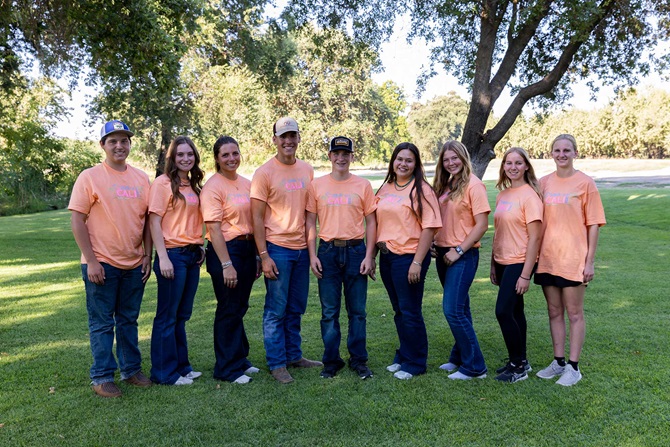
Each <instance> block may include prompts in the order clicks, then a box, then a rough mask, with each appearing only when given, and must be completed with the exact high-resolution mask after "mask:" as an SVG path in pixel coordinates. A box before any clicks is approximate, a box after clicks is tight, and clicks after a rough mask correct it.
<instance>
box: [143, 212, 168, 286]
mask: <svg viewBox="0 0 670 447" xmlns="http://www.w3.org/2000/svg"><path fill="white" fill-rule="evenodd" d="M149 221H150V218H149V216H144V230H143V232H142V240H143V245H144V256H142V282H144V283H146V282H147V280H148V279H149V276H151V254H152V251H153V248H154V245H153V242H152V240H151V225H150V223H149ZM162 234H163V233H162V231H161V235H162Z"/></svg>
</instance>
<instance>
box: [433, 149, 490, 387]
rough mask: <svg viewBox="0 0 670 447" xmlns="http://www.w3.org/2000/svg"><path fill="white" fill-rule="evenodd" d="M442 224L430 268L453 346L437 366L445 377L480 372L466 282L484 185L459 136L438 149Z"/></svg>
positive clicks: (478, 234)
mask: <svg viewBox="0 0 670 447" xmlns="http://www.w3.org/2000/svg"><path fill="white" fill-rule="evenodd" d="M433 186H434V189H435V192H436V193H437V196H438V201H439V203H440V212H441V215H442V225H443V226H442V228H441V229H440V230H439V231H438V232H437V234H436V235H435V242H434V244H435V250H436V252H437V259H436V267H437V273H438V276H439V278H440V282H441V283H442V286H443V287H444V295H443V297H442V308H443V310H444V315H445V317H446V318H447V322H448V323H449V327H450V328H451V333H452V334H453V336H454V341H455V343H454V346H453V348H452V350H451V354H450V356H449V361H448V362H447V363H445V364H443V365H441V366H440V369H443V370H446V371H448V372H451V373H452V374H450V375H449V378H450V379H453V380H469V379H472V378H479V379H483V378H485V377H486V372H487V369H486V364H485V362H484V355H483V354H482V351H481V349H480V347H479V341H478V340H477V335H476V334H475V329H474V326H473V324H472V315H471V314H470V294H469V291H470V286H471V285H472V281H473V280H474V278H475V274H476V273H477V265H478V263H479V247H480V243H479V240H480V239H481V238H482V236H483V235H484V233H485V232H486V230H487V228H488V214H489V213H490V212H491V207H490V206H489V202H488V197H487V195H486V187H485V186H484V183H482V181H481V180H480V179H478V178H477V177H476V176H475V175H474V174H472V164H471V163H470V154H469V153H468V150H467V149H466V147H465V146H464V145H463V144H462V143H461V142H459V141H455V140H451V141H447V142H446V143H445V144H444V146H443V147H442V150H441V151H440V154H439V157H438V162H437V166H436V168H435V179H434V181H433Z"/></svg>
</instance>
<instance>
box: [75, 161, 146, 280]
mask: <svg viewBox="0 0 670 447" xmlns="http://www.w3.org/2000/svg"><path fill="white" fill-rule="evenodd" d="M148 199H149V177H148V176H147V175H146V174H145V173H144V172H142V171H140V170H139V169H136V168H133V167H132V166H128V165H126V170H125V171H124V172H118V171H115V170H114V169H112V168H110V167H109V166H107V164H106V163H104V162H103V163H100V164H99V165H97V166H94V167H92V168H89V169H86V170H85V171H83V172H82V173H81V174H79V177H78V178H77V181H76V182H75V184H74V187H73V188H72V195H71V196H70V204H69V205H68V209H69V210H70V211H77V212H80V213H82V214H85V215H86V216H87V217H86V227H87V228H88V233H89V236H90V239H91V246H92V247H93V253H94V254H95V258H96V259H97V260H98V261H99V262H105V263H107V264H110V265H112V266H114V267H116V268H120V269H124V270H129V269H133V268H135V267H137V266H139V265H140V264H142V257H143V256H144V249H143V248H142V236H143V232H144V220H145V218H146V215H147V209H148V203H149V202H148ZM81 263H82V264H86V259H84V256H83V255H82V256H81Z"/></svg>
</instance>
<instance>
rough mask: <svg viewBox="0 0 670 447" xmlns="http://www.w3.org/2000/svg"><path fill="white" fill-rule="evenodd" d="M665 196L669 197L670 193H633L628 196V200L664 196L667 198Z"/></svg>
mask: <svg viewBox="0 0 670 447" xmlns="http://www.w3.org/2000/svg"><path fill="white" fill-rule="evenodd" d="M665 197H668V195H667V194H647V195H643V194H632V195H630V196H629V197H628V200H635V199H642V200H645V199H663V198H665Z"/></svg>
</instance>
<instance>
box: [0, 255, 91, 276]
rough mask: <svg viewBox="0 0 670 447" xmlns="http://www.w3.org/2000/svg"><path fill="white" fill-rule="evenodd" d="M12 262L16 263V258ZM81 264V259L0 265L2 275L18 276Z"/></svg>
mask: <svg viewBox="0 0 670 447" xmlns="http://www.w3.org/2000/svg"><path fill="white" fill-rule="evenodd" d="M8 262H9V261H4V262H2V263H0V264H6V263H8ZM11 262H12V263H15V262H16V260H12V261H11ZM24 262H30V260H28V259H26V260H25V261H24ZM79 265H81V264H80V263H79V261H69V262H52V263H49V264H27V265H26V264H23V265H16V264H15V266H14V267H0V277H2V276H4V275H8V276H12V277H16V276H25V275H29V274H31V273H35V272H38V273H44V272H50V271H55V270H64V269H68V268H72V267H74V266H79Z"/></svg>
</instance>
